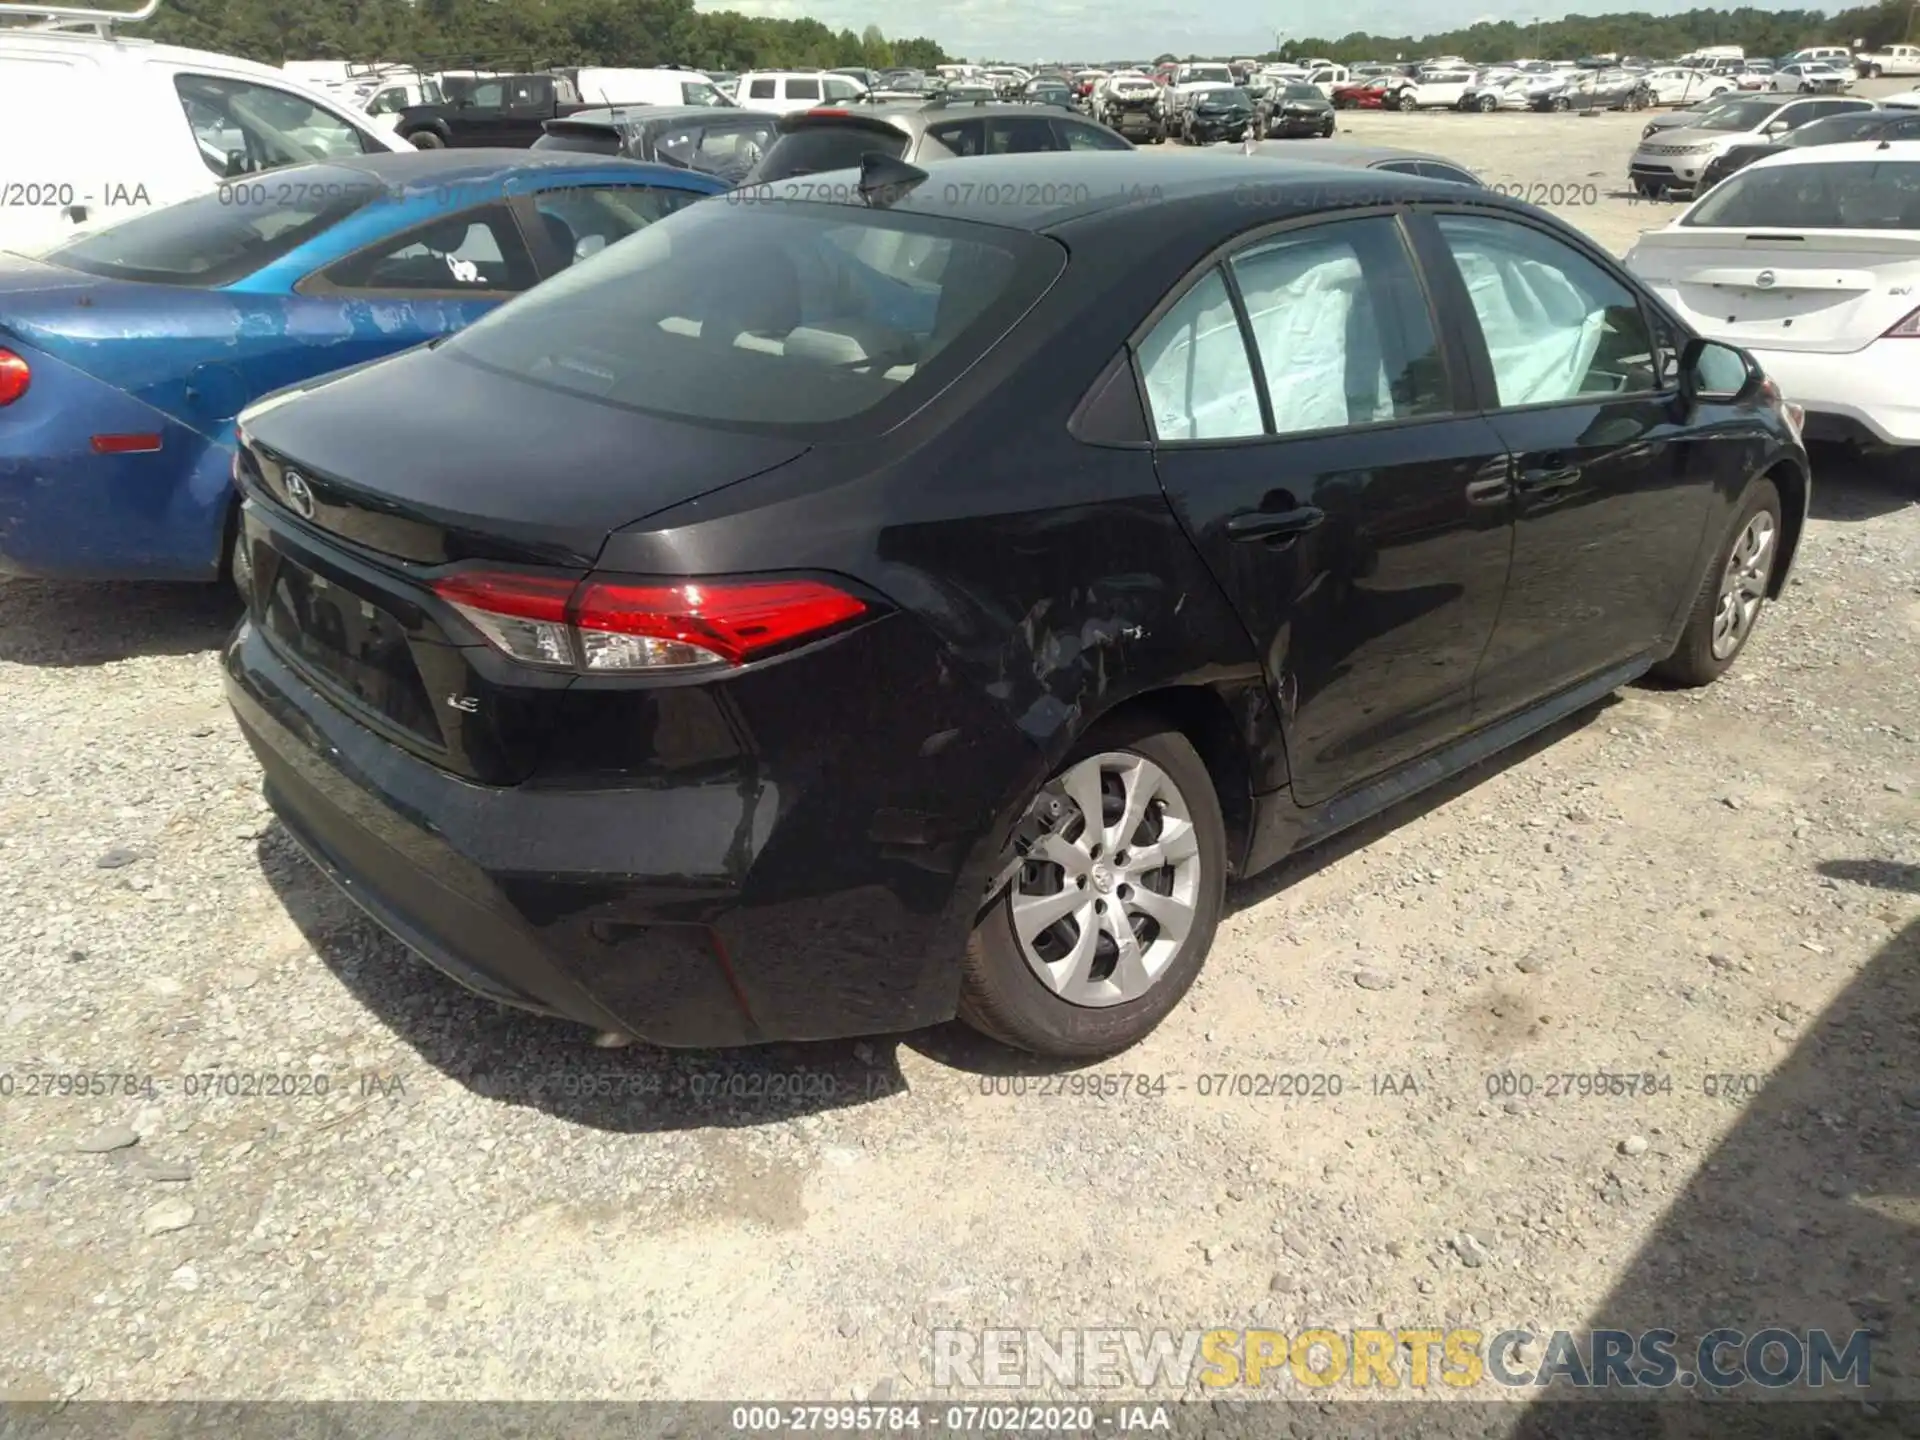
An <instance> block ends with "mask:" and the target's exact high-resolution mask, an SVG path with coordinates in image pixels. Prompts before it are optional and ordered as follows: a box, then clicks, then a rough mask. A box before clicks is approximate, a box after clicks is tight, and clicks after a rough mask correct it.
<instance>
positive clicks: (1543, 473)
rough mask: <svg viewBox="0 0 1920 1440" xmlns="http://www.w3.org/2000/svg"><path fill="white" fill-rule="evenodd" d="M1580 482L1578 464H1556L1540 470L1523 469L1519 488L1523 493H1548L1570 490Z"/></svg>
mask: <svg viewBox="0 0 1920 1440" xmlns="http://www.w3.org/2000/svg"><path fill="white" fill-rule="evenodd" d="M1579 483H1580V467H1579V466H1578V465H1555V466H1549V467H1547V468H1545V469H1540V470H1522V471H1521V472H1520V479H1519V482H1518V488H1519V490H1520V493H1521V494H1522V495H1546V494H1550V493H1551V492H1553V491H1555V490H1569V489H1572V488H1573V487H1574V486H1575V485H1578V484H1579Z"/></svg>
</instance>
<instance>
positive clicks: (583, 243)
mask: <svg viewBox="0 0 1920 1440" xmlns="http://www.w3.org/2000/svg"><path fill="white" fill-rule="evenodd" d="M606 248H607V237H606V236H604V235H583V236H581V237H580V243H579V244H577V245H575V246H574V247H573V258H574V259H575V260H585V259H586V258H587V257H588V256H589V255H598V254H599V253H600V252H601V251H602V250H604V249H606Z"/></svg>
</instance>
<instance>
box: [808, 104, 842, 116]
mask: <svg viewBox="0 0 1920 1440" xmlns="http://www.w3.org/2000/svg"><path fill="white" fill-rule="evenodd" d="M852 113H853V112H852V111H850V110H841V109H837V108H835V107H834V106H831V105H816V106H814V108H813V109H811V110H809V111H807V114H809V115H850V114H852Z"/></svg>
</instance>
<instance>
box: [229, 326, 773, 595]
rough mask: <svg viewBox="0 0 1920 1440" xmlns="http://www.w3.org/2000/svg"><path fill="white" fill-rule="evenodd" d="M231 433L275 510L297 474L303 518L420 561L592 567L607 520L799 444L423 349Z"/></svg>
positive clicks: (332, 382)
mask: <svg viewBox="0 0 1920 1440" xmlns="http://www.w3.org/2000/svg"><path fill="white" fill-rule="evenodd" d="M294 399H298V400H299V402H300V403H299V404H287V403H286V402H288V401H290V400H294ZM240 423H241V426H242V428H243V429H244V430H245V431H246V433H247V434H248V436H249V437H250V438H251V439H252V440H253V442H254V448H255V452H256V453H257V454H258V455H259V457H260V458H261V461H262V467H261V468H262V471H263V476H262V479H263V483H264V485H265V487H266V489H267V491H268V492H269V493H270V494H271V495H273V497H274V498H275V499H276V500H277V501H278V502H279V503H280V504H282V505H285V506H288V507H289V508H293V509H296V510H298V509H299V506H297V505H294V504H292V503H291V502H290V499H289V494H288V488H287V472H288V471H289V470H292V471H295V472H297V473H298V474H299V475H300V477H301V479H302V482H303V484H304V486H305V489H306V491H307V493H308V494H309V495H310V496H311V497H312V512H311V516H310V523H311V524H313V525H315V526H317V527H318V528H320V529H322V530H326V531H329V532H331V533H334V534H337V535H339V536H340V537H341V538H342V539H344V540H347V541H349V542H350V543H352V544H353V545H355V546H359V547H362V548H364V549H367V550H370V551H374V552H377V553H379V554H382V555H388V556H392V557H394V558H397V559H400V560H406V561H412V562H416V563H421V564H429V565H438V564H446V563H450V562H453V561H458V560H468V559H487V560H499V561H506V562H509V563H527V564H556V565H573V566H587V565H591V564H592V563H593V561H594V558H595V557H596V556H597V555H598V554H599V553H600V550H601V547H602V546H603V545H605V543H606V539H607V536H608V535H609V534H611V533H612V532H613V531H614V530H617V529H619V528H620V527H621V526H623V525H627V524H631V523H632V522H634V521H636V520H641V519H644V518H646V517H647V516H648V515H651V514H653V513H654V512H656V511H659V510H664V509H667V508H669V507H670V506H673V505H678V504H681V503H683V502H685V501H687V500H692V499H695V498H697V497H698V496H701V495H704V494H706V493H707V492H708V491H710V490H715V489H718V488H720V487H721V486H724V485H730V484H733V483H734V482H735V481H739V480H746V479H750V478H751V477H753V476H755V475H758V474H760V473H761V472H762V471H765V470H770V469H772V468H773V467H775V466H777V465H783V464H785V463H786V462H787V461H789V460H792V459H795V458H796V457H798V456H799V455H801V454H803V453H805V451H806V449H807V448H808V447H807V445H806V443H805V442H804V441H797V440H792V439H782V438H777V437H771V436H765V435H754V434H746V433H742V432H739V431H729V430H722V429H718V428H715V427H712V426H704V425H696V424H691V423H686V422H682V421H676V420H668V419H665V418H662V417H659V416H653V415H647V414H643V413H640V412H637V411H634V410H632V409H629V408H627V407H624V406H615V405H608V404H604V403H601V402H599V401H597V400H593V399H589V398H586V397H584V396H579V395H573V394H569V393H567V392H565V391H562V390H557V389H551V388H548V387H546V386H541V385H537V384H535V383H534V382H531V381H526V380H520V379H517V378H514V377H511V376H506V375H501V374H498V373H496V372H494V371H492V370H490V369H488V368H486V367H485V366H482V365H480V364H478V363H476V362H474V361H472V360H468V359H465V358H456V357H454V356H452V355H449V354H447V353H445V352H444V351H442V350H440V349H439V348H438V347H435V346H423V347H421V348H419V349H415V350H412V351H408V352H406V353H404V354H401V355H397V356H394V357H392V358H391V359H389V360H387V361H385V362H383V363H377V364H374V365H366V366H360V367H357V368H355V369H352V370H348V371H346V372H344V373H341V374H337V375H334V376H329V377H326V378H324V379H322V380H319V381H316V382H314V384H312V385H310V386H302V387H296V388H294V389H292V390H287V391H282V392H280V393H279V394H278V395H274V396H269V397H268V398H267V399H265V400H263V401H261V402H260V403H259V404H258V405H256V406H254V407H253V408H252V409H250V410H248V411H247V412H246V413H245V414H243V415H242V416H241V422H240Z"/></svg>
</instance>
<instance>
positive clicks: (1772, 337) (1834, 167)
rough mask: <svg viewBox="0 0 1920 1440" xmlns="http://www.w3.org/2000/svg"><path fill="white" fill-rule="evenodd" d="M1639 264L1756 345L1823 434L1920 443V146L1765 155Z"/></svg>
mask: <svg viewBox="0 0 1920 1440" xmlns="http://www.w3.org/2000/svg"><path fill="white" fill-rule="evenodd" d="M1627 267H1628V268H1629V269H1630V270H1632V271H1633V272H1634V273H1635V274H1637V275H1639V276H1640V277H1641V278H1642V279H1644V280H1645V281H1646V282H1647V284H1648V285H1649V286H1650V287H1651V288H1652V289H1653V290H1654V292H1655V293H1656V294H1658V295H1659V296H1660V298H1661V299H1662V300H1664V301H1666V302H1667V304H1669V305H1670V306H1672V307H1673V308H1674V310H1676V311H1677V312H1678V313H1679V314H1680V316H1681V317H1682V318H1683V319H1684V320H1686V322H1687V323H1688V324H1689V325H1691V326H1692V327H1693V328H1694V329H1695V330H1697V331H1699V332H1700V334H1702V335H1704V336H1706V337H1707V338H1708V339H1711V340H1722V341H1726V342H1728V343H1730V344H1734V345H1740V346H1743V347H1745V348H1746V349H1748V350H1750V351H1752V352H1753V354H1754V355H1755V357H1756V358H1758V360H1759V361H1760V364H1761V366H1762V367H1763V368H1764V369H1765V370H1766V372H1767V374H1768V375H1770V376H1771V377H1772V378H1773V379H1774V381H1775V382H1776V383H1777V384H1778V385H1779V386H1780V388H1781V390H1782V391H1783V392H1784V393H1785V395H1786V398H1787V399H1788V400H1790V401H1793V402H1795V403H1797V404H1799V405H1801V406H1803V407H1804V408H1805V410H1806V414H1807V421H1806V424H1807V431H1808V434H1809V436H1811V437H1812V438H1814V439H1833V440H1848V441H1853V442H1856V443H1863V444H1867V445H1876V446H1916V445H1920V140H1895V141H1891V142H1875V141H1865V142H1859V143H1853V144H1843V145H1822V146H1815V147H1808V148H1805V149H1795V150H1789V151H1785V152H1783V153H1781V154H1779V155H1771V156H1768V157H1766V158H1765V159H1762V160H1757V161H1755V162H1754V163H1753V164H1752V165H1749V166H1748V167H1747V168H1746V169H1744V170H1741V171H1738V172H1736V173H1735V174H1733V175H1730V176H1729V177H1728V178H1727V179H1725V180H1723V181H1721V182H1720V184H1718V185H1716V186H1715V187H1714V188H1713V189H1712V190H1710V191H1708V192H1707V194H1706V195H1705V196H1704V197H1703V198H1702V199H1700V200H1697V201H1695V202H1694V203H1693V204H1692V205H1691V206H1689V207H1688V209H1687V210H1686V212H1685V213H1684V214H1683V215H1681V216H1680V218H1679V219H1677V220H1675V221H1674V222H1673V223H1672V224H1670V225H1667V226H1665V227H1664V228H1662V229H1659V230H1650V231H1648V232H1647V233H1646V234H1644V235H1642V236H1641V237H1640V239H1639V241H1638V242H1637V243H1636V244H1635V245H1634V247H1633V249H1632V250H1630V251H1628V252H1627Z"/></svg>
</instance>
